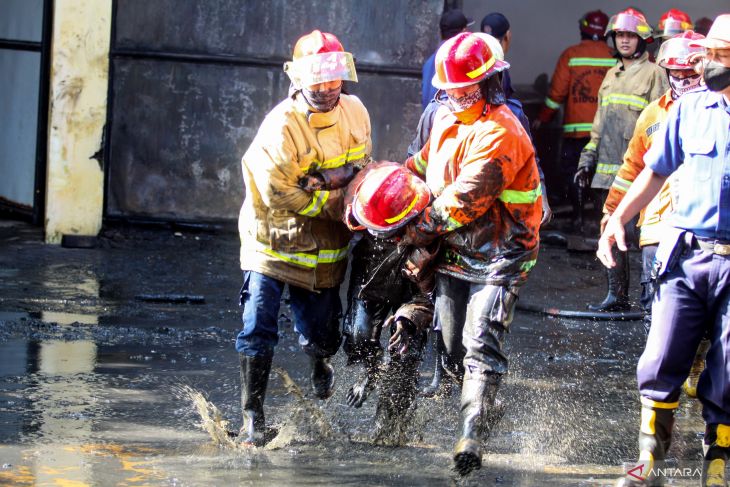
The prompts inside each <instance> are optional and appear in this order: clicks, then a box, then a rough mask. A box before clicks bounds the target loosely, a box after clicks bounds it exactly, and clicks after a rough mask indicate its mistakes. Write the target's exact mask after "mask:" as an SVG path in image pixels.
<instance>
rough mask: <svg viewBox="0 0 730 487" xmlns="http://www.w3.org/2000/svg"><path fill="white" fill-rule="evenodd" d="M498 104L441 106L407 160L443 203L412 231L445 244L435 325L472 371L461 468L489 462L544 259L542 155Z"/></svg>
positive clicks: (466, 383)
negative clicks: (511, 341)
mask: <svg viewBox="0 0 730 487" xmlns="http://www.w3.org/2000/svg"><path fill="white" fill-rule="evenodd" d="M502 101H503V100H502ZM497 103H499V102H496V103H495V104H488V103H486V102H485V101H484V100H481V101H479V102H477V103H476V104H475V105H473V106H472V107H471V108H469V109H467V110H465V111H462V112H456V113H452V112H450V111H449V109H448V108H447V107H445V106H444V107H441V108H440V109H439V110H438V111H437V113H436V116H435V120H434V126H433V130H432V132H431V138H430V139H429V141H428V142H427V143H426V145H425V146H424V147H423V148H422V149H421V150H420V151H419V152H418V153H416V154H415V155H414V156H413V157H412V158H409V159H408V160H407V161H406V166H408V167H409V169H411V170H413V171H414V172H415V173H417V174H420V175H423V176H424V178H425V181H426V183H427V184H428V186H429V188H430V189H431V192H432V193H433V195H434V197H435V199H434V200H433V202H432V203H431V205H430V206H429V207H427V208H426V209H425V210H424V212H423V213H422V214H421V215H419V216H418V217H417V218H416V219H415V220H414V223H411V224H410V225H409V227H408V229H407V233H408V235H409V236H411V235H412V236H413V239H412V241H413V242H414V243H415V244H416V245H428V244H429V243H430V242H432V241H433V240H435V239H437V238H441V239H442V245H441V253H440V255H439V257H438V258H437V260H436V266H435V270H436V273H437V275H436V289H435V292H434V295H435V300H436V301H435V309H436V311H435V317H434V325H435V326H440V328H441V330H442V333H443V339H444V343H445V345H446V351H447V354H448V357H449V363H448V364H447V365H448V366H450V368H451V371H452V372H456V373H458V370H454V369H455V368H461V367H463V370H464V379H463V384H462V394H461V423H462V431H461V433H460V440H459V442H458V443H457V446H456V448H455V453H454V459H455V461H457V458H458V457H459V456H460V455H462V454H467V455H469V456H471V457H474V458H477V459H479V461H481V449H480V446H479V442H478V438H477V437H478V436H479V433H480V430H481V429H482V427H483V426H484V418H485V415H486V413H487V412H488V410H489V409H490V408H491V407H492V405H493V404H494V399H495V396H496V393H497V388H498V386H499V382H500V379H501V377H502V375H503V374H504V373H505V372H506V371H507V358H506V356H505V355H504V352H503V348H502V346H503V341H504V336H505V333H506V332H507V329H508V327H509V324H510V322H511V320H512V313H513V310H514V305H515V303H516V301H517V293H518V289H519V287H520V286H521V285H522V284H523V283H524V282H525V281H526V279H527V275H528V273H529V271H530V269H531V268H532V267H533V266H534V264H535V262H536V259H537V253H538V229H539V226H540V219H541V215H542V206H541V187H540V176H539V172H538V168H537V164H536V162H535V154H534V150H533V147H532V143H531V141H530V138H529V136H528V135H527V133H526V132H525V130H524V128H523V127H522V126H521V125H520V122H519V121H518V119H517V118H516V117H515V115H514V114H513V113H512V112H511V111H510V109H509V108H508V107H507V106H505V105H504V104H497Z"/></svg>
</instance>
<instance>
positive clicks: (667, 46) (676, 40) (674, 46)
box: [656, 30, 705, 69]
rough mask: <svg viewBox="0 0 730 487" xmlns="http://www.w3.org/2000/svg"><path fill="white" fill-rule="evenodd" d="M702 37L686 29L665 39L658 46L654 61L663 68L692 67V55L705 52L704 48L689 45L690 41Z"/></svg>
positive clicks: (702, 37) (693, 61)
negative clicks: (660, 45)
mask: <svg viewBox="0 0 730 487" xmlns="http://www.w3.org/2000/svg"><path fill="white" fill-rule="evenodd" d="M704 38H705V36H703V35H702V34H698V33H696V32H693V31H691V30H687V31H684V32H682V33H681V34H677V35H676V36H674V37H672V38H671V39H667V40H666V41H664V43H663V44H662V47H660V48H659V54H658V55H657V59H656V63H657V64H658V65H659V66H661V67H662V68H664V69H694V63H695V62H696V60H694V59H692V57H693V56H695V54H701V53H703V52H705V49H704V48H703V47H690V43H691V42H692V41H697V40H700V39H704ZM695 58H697V56H695Z"/></svg>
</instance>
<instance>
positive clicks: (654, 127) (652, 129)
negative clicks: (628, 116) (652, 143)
mask: <svg viewBox="0 0 730 487" xmlns="http://www.w3.org/2000/svg"><path fill="white" fill-rule="evenodd" d="M661 126H662V123H661V122H657V123H655V124H653V125H649V126H648V127H647V128H646V136H647V137H651V136H652V135H653V134H654V133H655V132H656V131H657V130H659V127H661Z"/></svg>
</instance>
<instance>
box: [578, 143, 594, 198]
mask: <svg viewBox="0 0 730 487" xmlns="http://www.w3.org/2000/svg"><path fill="white" fill-rule="evenodd" d="M597 160H598V153H597V152H596V151H594V150H591V149H584V150H583V152H581V153H580V160H579V161H578V171H577V172H576V173H575V176H573V182H574V183H575V184H577V185H578V186H579V187H581V188H587V187H589V186H590V185H591V177H592V176H593V173H594V172H595V171H596V161H597Z"/></svg>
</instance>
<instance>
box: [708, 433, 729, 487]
mask: <svg viewBox="0 0 730 487" xmlns="http://www.w3.org/2000/svg"><path fill="white" fill-rule="evenodd" d="M702 447H703V448H702V449H703V451H704V454H705V457H704V461H703V462H702V487H727V478H726V476H725V466H726V465H727V461H728V456H730V425H727V424H708V425H707V428H706V429H705V439H704V440H703V442H702Z"/></svg>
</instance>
